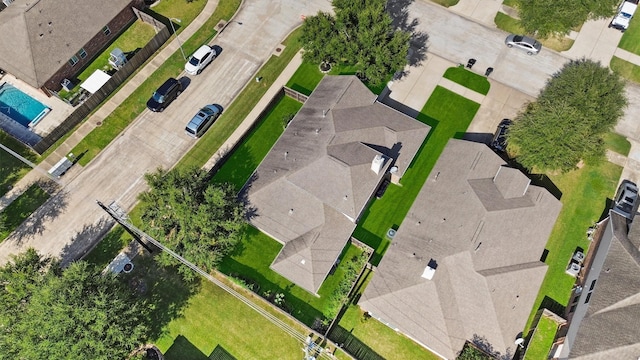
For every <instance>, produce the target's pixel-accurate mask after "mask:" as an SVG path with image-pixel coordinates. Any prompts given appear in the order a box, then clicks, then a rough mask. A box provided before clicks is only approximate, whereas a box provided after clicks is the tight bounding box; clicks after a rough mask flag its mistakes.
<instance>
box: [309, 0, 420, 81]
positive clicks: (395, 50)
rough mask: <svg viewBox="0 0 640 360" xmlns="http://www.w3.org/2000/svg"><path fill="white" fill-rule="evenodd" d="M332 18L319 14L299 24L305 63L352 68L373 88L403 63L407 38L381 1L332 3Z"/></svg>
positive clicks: (404, 61) (407, 49)
mask: <svg viewBox="0 0 640 360" xmlns="http://www.w3.org/2000/svg"><path fill="white" fill-rule="evenodd" d="M332 4H333V7H334V11H335V16H332V15H331V14H329V13H324V12H319V13H318V14H317V15H315V16H310V17H308V18H307V19H306V20H305V22H304V25H303V30H302V37H301V39H302V44H303V48H304V50H305V52H304V58H305V60H307V61H310V62H315V63H320V62H330V63H338V64H345V65H349V66H353V67H354V68H355V70H356V71H357V72H358V73H359V74H361V75H362V76H363V77H364V78H366V79H367V81H368V82H369V83H370V84H371V85H373V86H377V85H380V84H382V83H383V82H384V81H385V80H387V79H388V77H389V75H391V74H393V73H394V72H396V71H400V70H402V69H403V68H404V66H405V65H406V64H407V54H408V51H409V39H410V37H411V35H410V34H409V33H408V32H406V31H402V30H398V29H395V28H394V26H393V23H392V19H391V16H390V15H389V14H388V13H387V12H386V1H385V0H356V1H353V0H334V1H333V3H332Z"/></svg>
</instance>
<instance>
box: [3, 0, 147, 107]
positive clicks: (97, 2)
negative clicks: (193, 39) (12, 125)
mask: <svg viewBox="0 0 640 360" xmlns="http://www.w3.org/2000/svg"><path fill="white" fill-rule="evenodd" d="M143 7H144V0H109V1H102V0H83V1H75V0H15V1H13V2H12V3H11V4H10V5H9V6H8V7H7V8H6V9H4V10H3V11H0V33H2V34H3V36H2V37H1V38H0V69H2V70H4V71H6V72H8V73H11V74H12V75H14V76H15V77H17V78H18V79H20V80H22V81H24V82H25V83H27V84H29V85H31V86H33V87H34V88H39V89H41V90H42V91H44V92H45V93H46V94H48V95H50V92H49V90H54V91H59V90H60V89H61V87H62V85H61V82H62V81H63V80H64V79H65V78H68V79H73V78H74V77H75V76H76V75H77V74H78V73H79V72H80V71H81V69H82V68H83V67H84V66H85V65H86V64H88V63H89V62H90V61H91V60H93V58H94V57H95V56H96V55H98V54H100V53H101V52H102V50H103V49H104V48H105V47H106V46H107V45H108V44H109V43H110V42H111V41H112V40H113V38H114V37H115V36H117V35H118V34H119V33H120V32H121V31H123V30H124V29H126V27H127V26H129V25H130V24H131V23H132V22H133V21H134V20H135V19H136V15H135V14H134V12H133V10H132V8H138V9H142V8H143Z"/></svg>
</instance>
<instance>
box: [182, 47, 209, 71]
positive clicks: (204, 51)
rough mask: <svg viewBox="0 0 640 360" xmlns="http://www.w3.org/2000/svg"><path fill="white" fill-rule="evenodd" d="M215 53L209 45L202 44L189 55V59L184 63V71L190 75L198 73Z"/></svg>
mask: <svg viewBox="0 0 640 360" xmlns="http://www.w3.org/2000/svg"><path fill="white" fill-rule="evenodd" d="M216 55H217V54H216V51H215V50H214V49H213V48H212V47H211V46H209V45H202V46H200V48H199V49H198V50H196V52H194V53H193V55H191V56H189V61H187V63H186V64H184V71H186V72H187V74H190V75H198V74H200V73H201V72H202V70H203V69H204V68H205V67H206V66H207V65H209V63H210V62H211V61H212V60H213V58H215V57H216Z"/></svg>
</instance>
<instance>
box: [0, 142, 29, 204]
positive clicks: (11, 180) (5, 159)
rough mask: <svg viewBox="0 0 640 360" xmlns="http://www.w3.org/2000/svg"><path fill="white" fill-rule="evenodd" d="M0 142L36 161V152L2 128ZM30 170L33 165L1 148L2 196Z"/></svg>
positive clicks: (0, 174) (0, 179)
mask: <svg viewBox="0 0 640 360" xmlns="http://www.w3.org/2000/svg"><path fill="white" fill-rule="evenodd" d="M0 144H2V145H4V146H6V147H8V148H9V149H11V150H13V151H15V152H17V153H18V154H20V155H22V156H23V157H25V158H27V159H28V160H30V161H33V162H35V161H36V155H35V153H33V152H32V151H31V150H29V148H27V147H26V146H24V145H23V144H22V143H21V142H19V141H17V140H15V139H14V138H12V137H11V136H9V135H8V134H6V133H5V132H4V131H1V130H0ZM29 170H31V167H29V166H28V165H27V164H25V163H23V162H22V161H20V160H18V159H16V158H15V157H14V156H13V155H11V154H9V153H8V152H6V151H5V150H4V149H0V196H3V195H4V194H6V193H7V191H9V190H10V189H11V188H12V187H13V185H14V184H15V183H17V182H18V180H20V179H21V178H22V177H23V176H24V175H26V174H27V173H28V172H29Z"/></svg>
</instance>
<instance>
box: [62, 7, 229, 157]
mask: <svg viewBox="0 0 640 360" xmlns="http://www.w3.org/2000/svg"><path fill="white" fill-rule="evenodd" d="M193 3H198V2H193ZM193 3H192V4H193ZM173 4H174V7H178V8H180V7H187V8H188V7H189V6H190V5H189V3H186V4H187V5H186V6H185V3H182V2H180V1H179V0H174V3H173ZM178 4H181V5H180V6H177V5H178ZM239 4H240V0H226V1H225V0H221V1H220V2H219V4H218V6H217V7H216V10H215V11H214V13H213V15H212V16H211V17H210V18H209V19H208V20H207V21H206V22H205V24H204V25H203V26H202V28H201V29H200V30H199V31H197V32H196V33H195V34H194V35H193V36H192V37H191V38H189V39H188V40H186V41H184V42H183V43H182V47H183V48H184V51H185V53H189V54H190V53H192V52H193V51H195V50H196V49H197V48H198V47H200V46H201V45H202V44H203V43H206V42H207V41H208V40H209V39H210V38H211V37H212V36H213V35H215V34H216V31H215V30H214V28H215V25H216V24H217V23H218V21H220V19H229V18H230V17H231V16H232V15H233V14H234V13H235V11H236V9H237V8H238V6H239ZM194 6H195V5H194ZM202 6H204V5H202ZM156 11H157V10H156ZM171 16H173V15H171ZM182 20H183V25H186V24H187V23H186V21H187V19H182ZM183 68H184V59H183V58H182V54H181V53H180V50H177V51H176V52H175V53H174V54H173V55H171V56H170V57H169V58H168V59H167V60H166V61H165V62H164V63H163V64H162V65H161V66H160V67H158V69H157V70H156V71H155V72H154V73H153V75H151V76H150V77H149V78H147V80H145V82H143V83H142V84H141V85H140V86H139V87H138V88H137V89H136V90H134V92H133V93H132V94H131V95H130V96H129V97H128V98H127V99H126V100H125V101H124V102H122V104H120V106H118V107H117V108H116V109H115V110H114V111H113V112H111V114H109V116H107V117H106V118H105V120H104V122H103V125H102V126H100V127H97V128H96V129H94V130H93V131H91V132H90V133H89V134H88V135H87V136H85V137H84V139H82V141H81V142H80V143H79V144H78V145H76V146H75V147H74V148H73V149H72V150H71V152H72V153H74V154H84V155H83V156H82V158H80V160H79V163H80V165H83V166H84V165H86V164H88V163H89V162H90V161H91V160H92V159H93V158H95V157H96V155H98V154H99V153H100V151H102V149H104V148H105V147H106V146H107V145H108V144H109V143H110V142H111V141H112V140H113V139H115V138H116V137H117V136H118V135H119V134H120V133H121V132H122V131H123V130H124V129H125V128H126V127H127V126H128V125H129V124H130V123H131V121H133V120H134V119H135V118H136V117H137V116H138V115H139V114H140V113H141V112H142V111H143V110H144V109H145V108H146V101H147V99H148V98H149V96H150V94H151V93H153V91H154V90H155V89H156V88H157V87H158V86H160V85H161V84H162V83H163V82H164V81H165V80H166V79H167V78H169V77H175V76H178V75H179V74H180V73H181V72H182V69H183ZM224 139H226V137H225V138H224ZM207 159H208V158H207ZM204 161H206V159H205V160H204Z"/></svg>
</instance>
